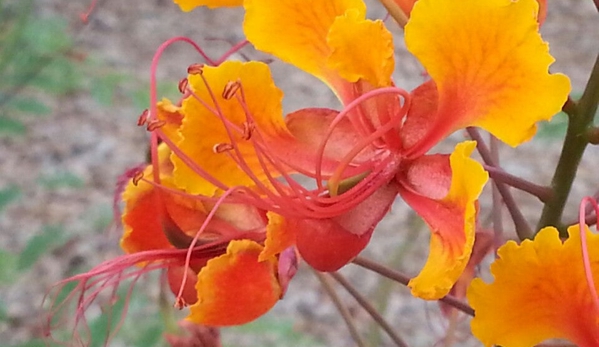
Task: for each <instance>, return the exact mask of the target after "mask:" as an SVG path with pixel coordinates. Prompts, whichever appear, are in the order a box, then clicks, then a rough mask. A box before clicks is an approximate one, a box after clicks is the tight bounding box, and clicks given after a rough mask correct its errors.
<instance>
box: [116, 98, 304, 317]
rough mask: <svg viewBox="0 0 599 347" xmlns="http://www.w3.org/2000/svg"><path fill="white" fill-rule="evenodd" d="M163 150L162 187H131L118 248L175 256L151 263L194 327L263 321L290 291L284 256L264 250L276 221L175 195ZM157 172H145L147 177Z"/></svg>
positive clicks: (164, 148) (241, 209)
mask: <svg viewBox="0 0 599 347" xmlns="http://www.w3.org/2000/svg"><path fill="white" fill-rule="evenodd" d="M166 104H167V105H169V104H168V103H166ZM171 106H172V105H171ZM169 107H170V106H169ZM160 110H161V111H162V110H163V108H162V107H161V108H160ZM161 114H163V113H162V112H161ZM158 149H159V163H160V184H159V185H157V184H155V183H154V182H151V181H148V180H143V179H142V180H140V181H135V180H134V181H131V182H130V183H129V185H128V186H127V188H126V189H125V192H124V193H123V200H124V202H125V210H124V213H123V225H124V235H123V237H122V239H121V247H122V248H123V250H125V252H127V253H129V254H133V255H134V254H139V253H141V252H149V253H150V254H152V251H157V250H172V251H173V253H174V254H176V255H177V256H174V257H172V256H169V257H168V258H165V259H162V260H161V259H156V258H154V259H152V260H151V262H152V263H157V262H160V261H163V262H164V263H165V265H164V267H165V268H166V269H167V279H168V283H169V285H170V287H171V289H172V291H173V293H175V294H176V295H177V300H178V303H177V305H178V306H187V305H191V306H190V315H189V316H188V318H187V319H188V320H189V321H192V322H194V323H197V324H204V325H211V326H224V325H236V324H242V323H246V322H249V321H251V320H253V319H255V318H257V317H259V316H261V315H262V314H264V313H266V312H267V311H268V310H269V309H270V308H271V307H272V306H274V304H275V303H276V302H277V301H278V300H279V299H280V298H281V297H282V295H283V292H284V289H285V286H286V284H285V286H284V285H283V284H282V283H281V282H279V280H280V279H283V280H287V281H288V280H289V278H288V277H289V276H287V278H285V276H284V275H287V273H285V274H279V264H278V258H279V257H278V255H279V253H281V252H283V251H284V249H281V250H280V251H273V250H272V249H271V248H272V247H270V248H265V247H264V245H263V244H264V240H265V239H266V237H267V229H269V230H272V229H273V228H277V227H283V226H284V225H283V224H281V223H278V219H277V218H278V217H277V216H276V215H274V214H267V213H266V211H261V210H259V209H257V208H255V207H252V206H247V205H240V204H229V203H219V201H218V200H216V202H214V199H210V198H209V197H207V196H198V195H196V196H193V195H189V194H187V193H186V192H184V191H179V190H177V188H176V187H175V186H174V185H173V184H172V170H173V166H172V164H171V163H170V159H169V157H170V154H171V153H170V149H169V148H168V147H167V146H166V145H165V144H161V145H160V146H159V148H158ZM152 171H153V167H152V166H151V165H150V166H148V167H147V168H146V169H145V171H144V176H145V175H149V176H151V174H152ZM276 223H278V224H276ZM196 244H197V246H198V247H197V248H196V246H195V245H196ZM176 250H186V251H187V252H180V251H179V252H177V251H176ZM186 256H188V257H189V260H187V259H186ZM285 261H288V259H287V258H285ZM140 262H142V263H143V259H142V260H139V261H138V263H140ZM287 266H292V265H287ZM280 275H281V276H280ZM291 276H292V275H291Z"/></svg>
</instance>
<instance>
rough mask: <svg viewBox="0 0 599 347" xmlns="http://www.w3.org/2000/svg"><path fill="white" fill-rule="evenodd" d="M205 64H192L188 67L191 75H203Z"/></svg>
mask: <svg viewBox="0 0 599 347" xmlns="http://www.w3.org/2000/svg"><path fill="white" fill-rule="evenodd" d="M204 66H205V65H204V64H191V65H189V67H187V73H188V74H190V75H201V74H203V73H204Z"/></svg>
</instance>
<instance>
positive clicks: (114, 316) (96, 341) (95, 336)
mask: <svg viewBox="0 0 599 347" xmlns="http://www.w3.org/2000/svg"><path fill="white" fill-rule="evenodd" d="M117 298H118V300H117V301H116V302H115V303H114V305H112V306H105V307H103V310H102V315H101V316H100V317H98V318H96V319H94V320H93V321H91V322H90V324H89V332H90V338H91V344H90V347H101V346H104V343H105V341H106V338H107V337H108V336H110V334H111V332H112V331H114V329H115V328H116V326H117V324H118V323H119V321H120V319H121V317H122V315H123V313H124V309H125V304H126V301H127V300H128V298H127V288H126V286H125V287H124V288H122V289H119V290H118V291H117Z"/></svg>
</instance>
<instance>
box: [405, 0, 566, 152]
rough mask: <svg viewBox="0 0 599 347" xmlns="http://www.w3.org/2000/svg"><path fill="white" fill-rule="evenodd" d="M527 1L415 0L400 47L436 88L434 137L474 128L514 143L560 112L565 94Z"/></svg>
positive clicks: (562, 79)
mask: <svg viewBox="0 0 599 347" xmlns="http://www.w3.org/2000/svg"><path fill="white" fill-rule="evenodd" d="M537 12H538V3H537V2H536V1H535V0H487V1H480V0H464V1H454V0H419V1H417V2H416V4H415V5H414V8H413V10H412V13H411V17H410V21H409V23H408V25H407V26H406V29H405V32H406V34H405V37H406V45H407V47H408V50H409V51H410V52H412V53H413V54H414V55H415V56H416V57H417V58H418V59H419V60H420V62H421V63H422V64H423V65H424V67H425V68H426V70H427V71H428V73H429V74H430V76H431V77H432V79H433V80H434V81H435V82H436V85H437V88H438V91H439V105H438V115H437V119H436V123H435V126H434V127H433V132H434V136H435V137H436V138H437V139H436V140H434V141H432V142H435V143H436V141H438V139H440V138H442V137H444V136H446V135H447V134H448V133H451V132H453V131H454V130H457V129H459V128H462V127H465V126H471V125H472V126H480V127H482V128H484V129H486V130H488V131H489V132H491V133H493V134H494V135H495V136H497V137H498V138H499V139H501V140H502V141H504V142H506V143H508V144H509V145H511V146H516V145H518V144H520V143H522V142H524V141H527V140H529V139H530V138H531V137H532V136H533V135H534V134H535V132H536V125H535V124H536V123H537V122H538V121H541V120H549V119H550V118H551V117H552V116H553V115H554V114H556V113H557V112H559V111H560V109H561V107H562V105H563V104H564V102H565V101H566V98H567V96H568V93H569V91H570V81H569V79H568V78H567V77H566V76H564V75H562V74H549V73H548V68H549V65H550V64H551V63H552V62H553V61H554V59H553V57H552V56H551V55H550V54H549V49H548V45H547V44H546V43H545V42H543V40H542V39H541V36H540V35H539V33H538V24H537Z"/></svg>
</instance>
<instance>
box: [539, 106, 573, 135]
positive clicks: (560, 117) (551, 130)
mask: <svg viewBox="0 0 599 347" xmlns="http://www.w3.org/2000/svg"><path fill="white" fill-rule="evenodd" d="M567 128H568V115H566V114H565V113H563V112H560V113H558V114H557V115H555V116H554V117H553V119H551V121H550V122H542V123H539V130H538V132H537V138H539V139H541V140H561V139H563V138H564V137H565V136H566V129H567Z"/></svg>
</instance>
